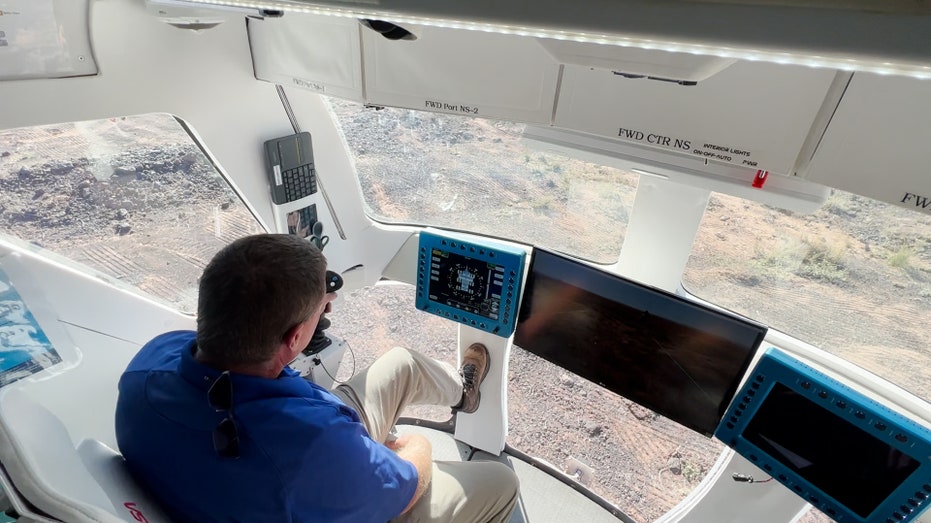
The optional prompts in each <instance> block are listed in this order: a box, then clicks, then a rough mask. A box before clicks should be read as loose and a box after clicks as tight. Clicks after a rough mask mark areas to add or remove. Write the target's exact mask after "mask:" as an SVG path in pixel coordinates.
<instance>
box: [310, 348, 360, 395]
mask: <svg viewBox="0 0 931 523" xmlns="http://www.w3.org/2000/svg"><path fill="white" fill-rule="evenodd" d="M343 343H345V344H346V348H347V349H349V354H352V372H350V373H349V377H348V378H346V381H339V380H338V379H336V376H333V375H332V374H330V371H328V370H327V368H326V367H325V366H324V365H323V360H321V359H320V358H319V357H316V358H314V360H313V361H314V363H315V364H317V365H319V366H320V368H321V369H323V372H326V375H327V376H329V377H330V379H331V380H333V383H336V384H339V385H344V384H345V383H346V382H348V381H349V380H351V379H352V377H353V376H355V375H356V353H355V352H353V351H352V345H350V344H349V342H348V341H346V340H345V339H344V340H343Z"/></svg>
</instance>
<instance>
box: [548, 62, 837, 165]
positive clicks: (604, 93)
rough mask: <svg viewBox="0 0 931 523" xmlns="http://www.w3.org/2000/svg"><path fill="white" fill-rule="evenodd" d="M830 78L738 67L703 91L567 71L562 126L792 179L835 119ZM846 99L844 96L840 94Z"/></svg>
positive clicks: (822, 73)
mask: <svg viewBox="0 0 931 523" xmlns="http://www.w3.org/2000/svg"><path fill="white" fill-rule="evenodd" d="M835 75H836V73H835V72H834V71H831V70H824V69H811V68H807V67H796V66H781V65H773V64H765V63H760V62H737V63H735V64H733V65H730V66H728V67H726V68H724V69H723V70H721V71H720V72H718V73H717V74H714V75H712V76H710V77H709V78H707V79H705V80H703V81H701V82H698V84H697V85H680V84H677V83H673V82H665V81H658V80H650V79H647V78H628V77H625V76H622V75H620V74H615V73H614V72H612V71H608V70H599V69H593V68H589V67H581V66H566V67H565V70H564V73H563V78H562V82H561V89H560V92H559V99H558V101H557V107H556V118H555V125H556V126H557V127H562V128H566V129H574V130H578V131H584V132H587V133H593V134H595V135H598V136H603V137H610V138H612V139H615V140H620V141H624V142H629V143H635V144H638V145H645V146H650V147H656V148H659V149H663V150H666V151H673V152H677V153H680V154H685V155H692V156H696V157H699V158H702V159H703V160H706V161H708V162H720V163H727V164H731V165H737V166H741V167H746V168H750V169H762V170H766V171H770V172H771V173H779V174H790V173H791V172H792V169H793V167H794V166H795V163H796V159H797V158H798V155H799V152H800V151H801V150H802V146H803V144H805V142H806V140H807V139H808V138H809V136H811V137H812V139H817V137H818V136H820V133H821V131H822V129H821V128H820V126H819V125H818V124H817V123H816V121H817V116H818V115H819V112H820V111H822V110H824V111H828V112H830V111H833V109H834V105H835V104H836V99H829V98H833V94H832V96H831V97H828V94H829V92H831V93H833V91H832V90H831V89H830V88H831V85H832V83H833V82H834V78H835ZM838 94H839V93H838Z"/></svg>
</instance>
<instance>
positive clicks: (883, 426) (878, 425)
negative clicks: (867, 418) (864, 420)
mask: <svg viewBox="0 0 931 523" xmlns="http://www.w3.org/2000/svg"><path fill="white" fill-rule="evenodd" d="M873 426H874V427H876V430H886V424H885V423H883V422H881V421H879V422H877V423H876V424H875V425H873Z"/></svg>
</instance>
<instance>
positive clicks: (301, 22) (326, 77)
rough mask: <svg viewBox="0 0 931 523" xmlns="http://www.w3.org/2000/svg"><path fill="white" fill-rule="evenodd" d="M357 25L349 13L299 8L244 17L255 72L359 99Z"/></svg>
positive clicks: (280, 81)
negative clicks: (269, 15) (285, 13)
mask: <svg viewBox="0 0 931 523" xmlns="http://www.w3.org/2000/svg"><path fill="white" fill-rule="evenodd" d="M359 28H360V25H359V22H358V21H357V20H355V19H354V18H339V17H334V16H314V15H306V14H301V13H288V16H285V17H282V18H265V19H263V20H259V19H249V43H250V44H251V46H252V60H253V62H254V64H255V77H256V78H258V79H260V80H267V81H269V82H273V83H276V84H282V85H289V86H292V87H299V88H302V89H308V90H310V91H313V92H316V93H319V94H328V95H333V96H339V97H342V98H350V99H352V100H361V99H362V62H361V55H360V54H359V48H360V45H359Z"/></svg>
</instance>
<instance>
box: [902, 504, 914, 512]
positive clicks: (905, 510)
mask: <svg viewBox="0 0 931 523" xmlns="http://www.w3.org/2000/svg"><path fill="white" fill-rule="evenodd" d="M899 510H901V511H902V512H904V513H906V514H911V513H912V512H915V510H914V509H913V508H912V507H910V506H908V505H902V506H901V507H899Z"/></svg>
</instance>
